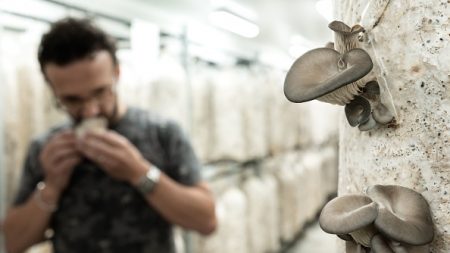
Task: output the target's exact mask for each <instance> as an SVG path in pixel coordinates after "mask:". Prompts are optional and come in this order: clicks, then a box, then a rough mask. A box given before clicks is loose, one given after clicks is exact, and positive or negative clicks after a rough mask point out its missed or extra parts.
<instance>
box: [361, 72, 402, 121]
mask: <svg viewBox="0 0 450 253" xmlns="http://www.w3.org/2000/svg"><path fill="white" fill-rule="evenodd" d="M361 95H362V96H363V97H365V98H367V99H368V100H369V101H370V102H371V105H372V108H373V112H372V115H373V119H374V120H375V121H376V122H378V123H380V124H383V125H384V124H387V123H389V122H391V121H392V120H393V119H394V115H393V114H392V112H391V111H390V110H389V109H388V108H387V107H386V106H385V105H384V104H383V103H381V100H380V86H379V85H378V82H377V81H370V82H368V83H367V84H366V86H364V88H363V93H362V94H361Z"/></svg>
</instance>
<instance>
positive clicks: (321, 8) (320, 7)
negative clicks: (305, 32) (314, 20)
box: [316, 0, 334, 22]
mask: <svg viewBox="0 0 450 253" xmlns="http://www.w3.org/2000/svg"><path fill="white" fill-rule="evenodd" d="M316 10H317V12H319V14H320V15H321V16H322V17H324V18H325V19H326V20H327V21H328V22H331V21H333V20H334V14H333V12H334V7H333V1H331V0H319V1H317V2H316Z"/></svg>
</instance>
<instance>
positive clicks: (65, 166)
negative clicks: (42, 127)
mask: <svg viewBox="0 0 450 253" xmlns="http://www.w3.org/2000/svg"><path fill="white" fill-rule="evenodd" d="M39 161H40V163H41V165H42V167H43V170H44V174H45V183H46V186H48V187H49V188H52V189H53V190H56V193H57V194H59V193H61V192H62V191H63V190H64V189H65V188H66V187H67V184H68V182H69V180H70V177H71V175H72V172H73V169H74V167H75V165H77V164H78V163H79V162H80V161H81V154H80V153H79V152H78V151H77V147H76V137H75V134H74V133H73V131H71V130H65V131H62V132H60V133H56V134H55V135H54V136H52V137H50V140H49V141H48V143H47V144H45V146H44V148H43V149H42V152H41V153H40V155H39Z"/></svg>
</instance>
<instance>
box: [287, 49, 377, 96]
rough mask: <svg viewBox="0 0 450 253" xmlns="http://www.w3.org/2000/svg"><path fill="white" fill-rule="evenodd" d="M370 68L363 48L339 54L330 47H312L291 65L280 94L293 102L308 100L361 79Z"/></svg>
mask: <svg viewBox="0 0 450 253" xmlns="http://www.w3.org/2000/svg"><path fill="white" fill-rule="evenodd" d="M372 67H373V63H372V60H371V59H370V56H369V54H367V52H366V51H364V50H363V49H360V48H355V49H352V50H350V51H349V52H347V53H345V54H342V55H341V54H340V53H339V52H337V51H336V50H334V49H331V48H316V49H313V50H310V51H308V52H306V53H305V54H303V55H302V56H301V57H299V58H298V59H297V60H296V61H295V62H294V64H293V65H292V66H291V68H290V69H289V71H288V73H287V75H286V79H285V82H284V94H285V96H286V98H287V99H288V100H289V101H291V102H294V103H302V102H306V101H310V100H313V99H316V98H318V97H321V96H323V95H325V94H328V93H330V92H333V91H334V90H336V89H338V88H340V87H342V86H344V85H347V84H350V83H352V82H355V81H357V80H359V79H361V78H362V77H364V76H365V75H367V74H368V73H369V72H370V71H371V70H372Z"/></svg>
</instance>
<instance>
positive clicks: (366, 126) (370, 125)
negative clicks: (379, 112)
mask: <svg viewBox="0 0 450 253" xmlns="http://www.w3.org/2000/svg"><path fill="white" fill-rule="evenodd" d="M376 126H377V122H376V121H375V120H374V119H373V115H372V114H370V115H369V119H368V120H367V121H366V122H364V123H361V124H360V125H359V126H358V129H359V130H360V131H369V130H372V129H374V128H375V127H376Z"/></svg>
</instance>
